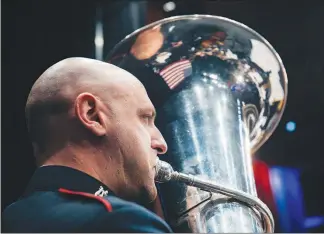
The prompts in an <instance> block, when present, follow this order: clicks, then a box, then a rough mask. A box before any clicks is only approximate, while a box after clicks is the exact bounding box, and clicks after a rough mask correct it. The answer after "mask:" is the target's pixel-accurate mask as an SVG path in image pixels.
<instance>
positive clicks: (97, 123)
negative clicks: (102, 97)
mask: <svg viewBox="0 0 324 234" xmlns="http://www.w3.org/2000/svg"><path fill="white" fill-rule="evenodd" d="M99 106H100V105H99V99H98V98H96V97H95V96H94V95H92V94H91V93H81V94H79V96H78V97H77V98H76V100H75V113H76V116H77V118H78V119H79V120H80V122H81V124H82V125H83V126H84V127H86V128H87V129H89V130H90V131H91V132H93V133H94V134H95V135H97V136H103V135H105V134H106V129H105V124H104V122H103V119H102V116H101V115H102V113H101V112H100V108H99Z"/></svg>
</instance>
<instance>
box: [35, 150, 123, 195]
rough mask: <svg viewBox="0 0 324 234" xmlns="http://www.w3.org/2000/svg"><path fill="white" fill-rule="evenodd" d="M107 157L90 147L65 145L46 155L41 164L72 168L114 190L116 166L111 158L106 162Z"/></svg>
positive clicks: (115, 185)
mask: <svg viewBox="0 0 324 234" xmlns="http://www.w3.org/2000/svg"><path fill="white" fill-rule="evenodd" d="M101 152H102V151H101ZM107 158H109V157H105V155H102V154H101V153H100V151H99V150H93V149H91V148H90V147H89V148H87V149H83V148H80V147H66V148H64V149H62V150H61V151H58V152H56V153H54V154H52V155H51V156H50V157H48V159H47V160H46V161H45V162H44V163H42V164H41V166H51V165H57V166H66V167H70V168H74V169H76V170H79V171H82V172H84V173H86V174H88V175H90V176H91V177H93V178H95V179H97V180H99V181H100V182H102V183H103V184H104V185H106V186H107V187H108V188H110V189H111V190H112V191H113V192H115V191H114V190H115V188H116V187H117V186H118V185H117V184H116V181H115V176H113V175H114V173H115V172H114V171H115V170H116V168H117V166H116V165H115V164H116V163H115V162H114V161H112V160H111V161H109V162H108V161H107ZM108 165H109V167H108Z"/></svg>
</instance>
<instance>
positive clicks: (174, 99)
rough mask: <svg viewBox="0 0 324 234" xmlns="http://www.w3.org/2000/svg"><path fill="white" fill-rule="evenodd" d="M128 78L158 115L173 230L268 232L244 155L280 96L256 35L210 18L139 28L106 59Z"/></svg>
mask: <svg viewBox="0 0 324 234" xmlns="http://www.w3.org/2000/svg"><path fill="white" fill-rule="evenodd" d="M106 61H107V62H110V63H112V64H115V65H117V66H119V67H121V68H123V69H125V70H127V71H129V72H131V73H132V74H133V75H135V76H136V77H137V78H138V79H139V80H140V81H141V82H142V83H143V84H144V86H145V87H146V89H147V92H148V95H149V97H150V98H151V100H152V102H153V104H154V105H155V107H156V109H157V113H158V114H157V119H156V124H157V126H158V128H159V129H160V131H161V132H162V134H163V136H164V137H165V139H166V141H167V143H168V146H169V150H168V152H167V155H165V156H163V160H164V161H159V163H158V167H157V177H156V181H157V182H158V183H157V186H158V190H159V199H160V201H161V204H162V205H161V206H162V208H163V213H164V217H165V219H166V221H167V222H168V223H169V224H170V225H171V227H172V228H173V230H174V231H175V232H200V233H210V232H211V233H218V232H273V230H274V223H273V217H272V214H271V212H270V211H269V209H268V207H267V206H266V205H265V204H264V203H263V202H262V201H260V200H259V199H258V198H257V192H256V186H255V182H254V175H253V170H252V159H251V156H252V154H253V152H255V151H256V150H257V149H259V147H260V146H261V145H262V144H263V143H264V142H265V141H266V140H267V139H268V138H269V137H270V135H271V134H272V132H273V131H274V129H275V128H276V126H277V125H278V123H279V121H280V118H281V116H282V113H283V110H284V107H285V103H286V98H287V82H288V81H287V75H286V71H285V68H284V66H283V64H282V61H281V59H280V57H279V55H278V54H277V53H276V51H275V50H274V48H273V47H272V46H271V45H270V44H269V43H268V42H267V41H266V40H265V39H264V38H263V37H262V36H261V35H259V34H258V33H257V32H255V31H254V30H252V29H250V28H249V27H247V26H245V25H243V24H241V23H239V22H236V21H233V20H230V19H227V18H224V17H218V16H210V15H185V16H176V17H171V18H167V19H163V20H160V21H158V22H155V23H152V24H150V25H147V26H145V27H143V28H140V29H138V30H136V31H135V32H133V33H132V34H130V35H128V36H127V37H126V38H125V39H123V40H122V41H121V42H120V43H118V44H117V45H116V46H115V47H114V48H113V50H112V51H111V52H110V54H109V55H108V58H107V60H106Z"/></svg>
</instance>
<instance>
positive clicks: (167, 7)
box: [163, 2, 176, 12]
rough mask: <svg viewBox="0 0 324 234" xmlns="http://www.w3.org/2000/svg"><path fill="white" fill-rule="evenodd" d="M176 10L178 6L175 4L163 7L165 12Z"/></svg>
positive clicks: (171, 3)
mask: <svg viewBox="0 0 324 234" xmlns="http://www.w3.org/2000/svg"><path fill="white" fill-rule="evenodd" d="M175 8H176V4H175V3H174V2H167V3H165V4H164V5H163V10H164V11H166V12H170V11H173V10H174V9H175Z"/></svg>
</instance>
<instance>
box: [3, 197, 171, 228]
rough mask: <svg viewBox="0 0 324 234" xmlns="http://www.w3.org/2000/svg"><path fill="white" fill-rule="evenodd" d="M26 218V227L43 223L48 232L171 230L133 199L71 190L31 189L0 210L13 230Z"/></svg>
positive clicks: (5, 222) (33, 226)
mask: <svg viewBox="0 0 324 234" xmlns="http://www.w3.org/2000/svg"><path fill="white" fill-rule="evenodd" d="M29 211H30V212H29ZM27 220H28V227H25V228H28V229H31V230H30V231H46V230H43V229H42V227H40V226H39V225H40V224H43V225H44V224H46V225H45V226H46V227H47V229H48V230H49V231H51V232H60V231H63V232H69V231H70V230H76V231H78V232H171V230H170V228H169V226H168V225H167V224H166V223H165V221H164V220H162V219H161V218H160V217H158V216H157V215H155V214H154V213H153V212H151V211H149V210H147V209H145V208H144V207H142V206H139V205H137V204H136V203H133V202H128V201H125V200H123V199H120V198H118V197H115V196H111V195H108V196H105V197H100V196H95V195H93V194H89V193H81V192H72V191H70V193H69V192H65V193H62V192H41V193H35V194H33V195H32V196H30V197H27V198H24V199H22V200H20V201H18V202H16V203H14V204H13V205H11V206H10V207H8V208H7V209H6V210H5V212H4V214H3V221H4V224H5V226H7V228H9V229H10V230H12V231H13V232H19V230H18V229H19V228H20V227H18V226H17V225H15V224H19V223H26V221H27ZM17 228H18V229H17ZM21 228H23V227H22V226H21ZM39 228H40V229H39ZM10 230H8V231H10Z"/></svg>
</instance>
